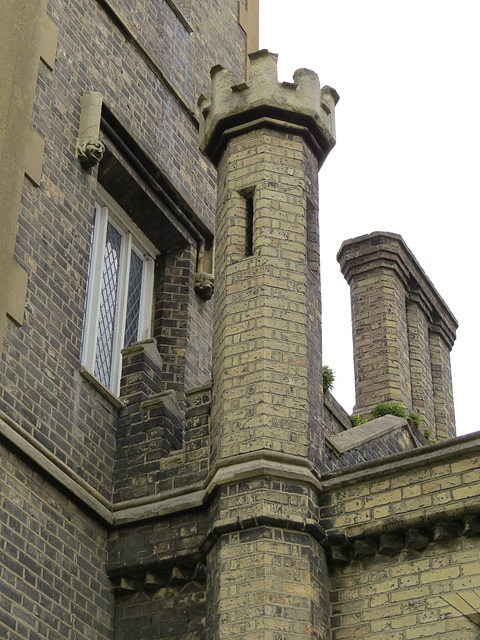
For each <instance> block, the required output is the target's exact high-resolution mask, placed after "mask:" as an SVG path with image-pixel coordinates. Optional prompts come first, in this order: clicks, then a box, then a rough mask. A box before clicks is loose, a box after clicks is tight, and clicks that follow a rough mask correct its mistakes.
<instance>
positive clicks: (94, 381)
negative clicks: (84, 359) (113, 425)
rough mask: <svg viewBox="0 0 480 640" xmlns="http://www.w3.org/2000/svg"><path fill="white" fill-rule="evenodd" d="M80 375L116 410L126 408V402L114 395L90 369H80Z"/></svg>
mask: <svg viewBox="0 0 480 640" xmlns="http://www.w3.org/2000/svg"><path fill="white" fill-rule="evenodd" d="M80 375H81V376H83V377H84V378H85V380H87V382H89V383H90V384H91V385H92V387H94V389H95V390H96V391H98V393H99V394H100V395H101V396H103V397H104V398H105V399H106V400H108V401H109V402H110V403H111V404H113V406H114V407H115V408H116V409H123V407H124V406H125V402H124V401H123V400H120V398H118V397H117V396H116V395H115V394H114V393H112V392H111V391H110V389H108V388H107V387H106V386H105V385H104V384H102V383H101V382H100V380H99V379H98V378H96V377H95V376H94V375H93V373H91V372H90V371H89V370H88V369H86V368H85V367H83V366H82V367H80Z"/></svg>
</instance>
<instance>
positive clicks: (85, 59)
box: [0, 0, 480, 640]
mask: <svg viewBox="0 0 480 640" xmlns="http://www.w3.org/2000/svg"><path fill="white" fill-rule="evenodd" d="M2 10H3V9H2ZM3 11H4V12H5V15H6V17H7V20H6V22H5V24H6V25H7V26H6V27H5V26H4V24H3V23H2V21H1V20H0V36H2V37H1V38H0V50H1V51H2V52H3V51H4V49H5V51H7V53H9V55H10V58H11V59H10V58H9V59H8V60H7V63H6V65H5V67H4V71H5V73H4V74H3V75H2V78H1V79H0V114H2V113H3V111H5V105H6V102H5V98H4V95H6V96H7V99H8V100H9V99H10V92H12V96H13V97H12V100H13V99H14V98H15V96H17V97H18V95H20V93H22V96H24V98H25V99H24V100H23V101H22V108H21V109H20V110H19V114H18V115H19V118H18V122H17V121H16V120H15V118H14V117H13V115H14V114H13V112H12V110H11V107H10V106H9V105H7V107H8V109H7V111H8V122H9V123H10V124H11V132H15V135H16V139H18V143H19V147H18V149H14V150H13V151H14V152H13V153H12V155H11V156H8V157H11V159H12V167H10V165H8V163H4V164H5V166H6V171H5V172H4V174H2V177H0V190H1V193H2V201H3V202H5V203H6V207H7V208H6V217H7V220H6V221H5V234H4V237H3V236H2V242H3V244H2V247H4V248H5V251H4V252H3V253H2V252H0V254H1V255H0V281H1V283H2V284H3V285H5V284H6V286H2V287H0V312H1V314H3V318H4V320H2V323H3V322H6V330H5V335H4V344H3V351H2V356H1V361H0V438H1V448H0V460H1V464H0V484H1V487H0V490H1V493H0V501H1V502H0V506H1V510H2V518H1V521H0V580H1V587H0V636H1V637H6V638H8V640H20V639H22V640H23V639H24V638H25V639H27V640H42V639H43V640H57V638H69V639H71V640H73V639H75V640H92V639H93V638H95V639H98V640H132V639H138V640H153V639H154V638H155V639H157V640H160V639H165V640H222V639H225V640H226V639H227V637H228V640H230V638H232V640H286V639H287V638H288V639H292V640H297V639H298V640H301V639H307V638H310V639H315V640H327V639H328V640H342V639H346V638H364V637H369V636H372V637H373V638H376V639H378V640H380V639H386V638H389V639H390V640H392V639H393V640H415V639H417V638H423V637H442V638H443V637H444V638H446V639H449V638H451V639H452V640H453V634H454V633H455V634H456V635H455V639H456V638H459V637H461V638H462V639H463V638H466V639H467V640H468V639H473V638H480V635H479V633H478V628H479V627H478V625H479V624H480V613H479V604H480V582H479V581H480V573H479V569H478V557H477V556H478V551H479V549H478V541H479V540H480V510H479V503H478V495H479V493H480V480H479V474H478V467H479V464H480V459H479V446H478V437H467V438H464V439H461V440H458V441H456V440H454V441H452V442H442V443H441V444H440V445H436V446H432V447H430V448H427V449H422V448H421V446H422V445H424V444H426V441H425V438H423V439H422V437H421V434H420V433H419V432H417V431H418V430H417V431H415V429H414V428H413V427H412V425H409V424H407V422H406V421H405V420H402V419H400V418H395V419H394V418H392V417H391V416H389V417H388V418H387V417H385V418H381V419H379V420H380V423H379V422H378V421H377V422H376V423H375V424H374V423H372V424H370V423H367V425H362V426H360V427H356V428H354V429H352V428H351V425H350V422H349V417H348V416H347V414H346V413H345V411H344V410H343V409H342V407H340V406H339V405H338V403H336V401H335V399H334V398H333V397H331V396H328V395H325V394H324V393H323V389H322V381H323V377H322V357H321V356H322V336H321V292H320V278H319V275H320V268H319V245H318V242H319V228H318V187H317V173H318V170H319V167H321V165H322V164H323V162H324V161H325V159H326V157H327V155H328V153H329V152H330V150H331V149H332V147H333V146H334V144H335V117H334V111H335V104H336V102H337V100H338V95H337V94H336V92H335V91H334V90H333V89H331V88H329V87H322V88H321V87H320V84H319V81H318V78H317V76H316V75H315V73H313V72H311V71H308V70H306V69H301V70H298V71H297V72H296V73H295V75H294V82H293V83H280V82H278V81H277V58H276V56H275V55H274V54H270V53H268V52H267V51H259V52H251V51H249V50H250V49H252V48H255V47H254V42H255V38H256V32H257V27H258V24H257V20H256V17H257V11H258V2H257V0H252V1H250V0H248V1H247V0H240V2H238V1H237V0H208V1H202V2H200V1H195V2H192V1H191V0H179V1H177V0H158V1H155V2H150V1H149V0H138V1H137V2H135V3H132V2H129V1H128V0H91V1H90V2H85V1H84V0H69V2H64V1H63V0H31V2H30V3H26V2H25V0H18V2H16V3H14V4H13V5H11V6H10V5H9V6H8V10H7V11H5V10H3ZM29 18H30V19H31V20H32V21H33V22H34V23H35V25H34V28H33V27H32V25H30V24H29V23H28V19H29ZM17 27H18V29H17ZM11 32H15V33H17V32H18V34H19V42H18V47H16V44H12V42H11V40H12V38H11ZM40 33H42V38H41V40H42V42H40V37H39V34H40ZM30 41H31V43H30V47H31V49H30V50H28V43H29V42H30ZM4 42H6V45H5V44H4ZM17 49H18V51H20V50H22V53H25V58H24V59H22V65H20V66H21V73H22V78H21V79H20V81H19V84H18V87H13V86H12V87H11V86H10V85H11V84H12V82H13V78H14V75H15V74H14V65H13V64H12V61H15V62H16V60H15V57H18V54H17V53H15V52H16V51H17ZM23 49H25V51H23ZM245 51H247V53H249V55H248V60H247V65H245ZM220 65H222V66H220ZM212 67H213V69H212V71H211V76H210V77H209V74H208V72H209V70H210V68H212ZM226 68H229V69H230V71H227V70H226ZM19 69H20V67H19ZM8 83H10V84H8ZM5 85H8V86H6V88H5ZM210 85H211V87H212V91H211V95H210V96H209V97H207V96H206V93H207V91H209V88H210ZM85 92H89V93H88V97H89V98H92V99H94V100H95V105H96V109H95V113H94V115H95V118H93V117H92V118H91V120H92V122H90V120H89V119H88V118H87V117H86V116H85V111H84V112H83V114H82V115H83V117H82V118H81V110H82V104H85V101H84V96H85ZM198 96H200V99H199V100H198V103H197V98H198ZM12 104H14V101H13V102H12ZM32 105H33V108H32ZM2 109H3V111H2ZM87 121H88V122H87ZM80 122H82V126H81V129H82V130H81V131H80V130H79V127H80ZM88 123H90V124H91V126H87V124H88ZM32 125H33V127H32ZM84 130H85V131H86V130H88V131H90V130H91V131H92V132H93V133H92V135H94V137H95V138H97V136H98V138H99V140H100V142H101V144H99V145H98V149H100V148H101V147H102V145H104V146H105V150H104V152H103V156H102V158H101V159H100V160H98V158H96V160H98V166H97V165H96V164H95V162H92V163H91V164H92V166H87V165H88V163H87V162H86V161H84V162H83V164H80V162H79V156H78V143H79V141H80V142H85V140H84V136H86V133H85V131H84ZM11 132H10V130H8V131H7V135H6V137H5V136H4V133H3V131H2V132H0V153H1V154H2V157H4V156H5V157H7V156H6V153H7V154H8V153H9V152H10V149H9V144H10V147H11V146H12V145H11V140H13V139H14V136H13V133H12V134H11ZM199 134H200V135H199ZM5 141H10V142H9V144H5ZM199 145H200V148H199ZM200 150H201V151H200ZM84 160H85V159H84ZM7 165H8V166H7ZM216 170H218V171H217V174H216V173H215V172H216ZM7 183H11V185H12V186H11V192H9V193H8V194H7V195H6V196H5V197H4V191H5V185H6V184H7ZM215 190H216V191H217V208H216V210H215ZM95 202H99V204H100V206H101V207H103V206H104V205H105V207H104V209H102V211H103V213H100V212H97V214H96V215H97V216H98V217H97V221H96V222H95V230H96V231H95V235H94V236H92V226H93V225H94V216H95V206H94V203H95ZM107 210H108V216H110V211H111V212H112V216H111V219H110V217H109V224H110V222H111V225H112V227H115V225H118V228H119V231H118V234H119V236H122V237H123V238H124V242H125V246H128V242H129V239H130V238H132V237H133V238H134V239H137V236H139V237H140V236H142V237H143V236H145V238H144V239H143V240H142V243H143V244H142V243H140V242H139V245H138V246H137V244H136V243H135V242H134V243H133V246H134V253H135V252H137V251H138V252H141V253H145V255H144V257H145V261H146V263H148V262H149V261H150V260H152V259H155V268H154V270H153V269H152V271H154V275H153V286H152V289H153V295H151V290H150V288H149V287H147V284H148V281H149V280H150V279H151V277H152V276H151V273H150V275H149V273H148V271H149V270H148V269H147V268H145V270H144V272H143V275H142V278H143V285H142V286H141V285H140V284H139V281H140V276H139V275H138V272H137V278H136V282H137V284H136V285H135V286H136V289H135V287H132V288H133V289H135V292H136V293H135V296H132V298H131V299H130V297H129V296H130V286H128V287H126V288H128V291H127V292H125V293H126V296H127V298H129V299H128V302H129V303H130V302H132V304H133V300H137V298H136V296H137V293H138V292H139V291H140V290H141V293H142V294H143V295H144V296H145V294H146V295H147V296H148V298H147V300H149V299H150V296H151V298H152V309H153V313H152V318H151V319H150V317H148V318H143V317H142V314H146V313H149V312H148V311H147V308H148V307H149V304H145V305H143V303H142V295H141V294H140V293H138V298H139V299H138V301H137V302H135V303H134V304H138V306H139V308H140V311H139V314H138V315H139V317H138V325H139V326H140V327H141V331H139V332H138V334H137V336H136V337H135V338H134V340H135V339H138V340H139V341H138V342H133V344H131V346H130V347H128V348H127V349H125V350H123V368H122V378H121V384H120V395H119V397H116V396H115V395H114V393H113V392H112V391H111V389H107V388H106V387H105V386H103V384H102V383H101V382H100V381H99V380H98V379H96V378H95V375H94V373H92V371H89V370H88V367H90V366H91V360H89V359H88V358H85V357H84V353H83V351H82V350H83V344H84V343H85V341H86V336H85V335H84V333H85V334H87V335H88V338H89V340H88V341H87V342H88V343H89V344H90V343H92V344H93V343H95V341H96V340H97V334H94V333H93V332H92V333H90V332H89V331H88V329H84V324H85V322H84V316H85V314H86V313H87V315H89V314H90V311H91V310H90V308H87V309H86V300H85V299H86V291H87V281H88V280H89V277H91V278H93V277H92V274H91V273H90V276H89V270H90V272H95V278H97V276H98V273H97V272H98V270H97V269H96V267H95V266H94V263H95V261H92V263H91V265H90V255H95V256H98V255H100V254H101V252H102V251H104V247H105V248H107V251H105V255H107V254H108V255H109V256H111V257H112V264H111V265H110V266H109V267H108V268H107V271H108V270H109V269H111V272H112V274H113V272H115V271H116V270H118V272H119V273H120V271H121V270H122V269H123V270H124V273H125V274H127V272H128V271H129V269H130V266H131V265H130V264H129V259H130V257H131V256H130V255H129V253H128V252H126V253H125V254H123V255H120V250H119V249H118V248H117V249H116V250H115V251H113V250H112V251H111V247H109V246H108V244H109V242H111V240H105V243H103V239H102V238H99V237H98V234H99V232H97V230H98V228H99V227H100V226H101V225H100V223H99V222H98V221H99V219H100V216H101V215H103V216H104V217H103V218H102V220H103V221H104V222H105V226H106V220H107V218H106V216H107ZM97 211H98V210H97ZM114 212H115V213H116V214H117V216H118V219H117V218H116V217H115V216H114V215H113V213H114ZM17 222H18V233H16V231H17ZM215 226H216V229H215ZM137 227H138V228H137ZM15 234H16V241H15ZM214 235H215V247H216V255H215V261H213V259H212V253H213V246H214ZM92 243H93V246H94V248H93V249H92ZM14 244H15V249H14ZM141 247H143V248H141ZM98 249H100V251H97V250H98ZM146 254H148V256H147V255H146ZM124 256H127V259H126V260H124ZM137 257H138V258H139V259H140V255H139V254H138V253H137ZM340 259H341V262H342V269H343V271H344V273H345V275H346V277H347V279H348V280H349V281H350V283H351V285H352V304H353V316H354V318H353V319H354V341H355V359H356V362H355V366H356V385H357V408H356V411H357V412H360V413H361V412H367V411H369V410H370V409H371V407H372V406H373V404H375V403H376V402H378V401H379V400H396V401H402V402H404V404H405V406H406V407H407V408H408V409H416V410H418V411H419V413H420V415H421V418H422V426H421V428H420V431H421V430H423V428H424V427H431V428H432V431H433V433H434V434H436V436H437V438H438V439H439V440H447V439H448V438H450V437H451V436H453V435H454V416H453V398H452V392H451V373H450V361H449V353H450V349H451V347H452V344H453V341H454V339H455V329H456V321H455V319H454V318H453V316H452V315H451V313H450V311H449V310H448V308H447V307H446V305H445V303H444V302H443V301H442V300H441V298H440V297H439V296H438V294H437V292H436V291H435V289H434V288H433V285H431V283H430V281H429V280H428V278H426V276H425V274H424V273H423V271H422V270H421V268H420V266H419V265H418V263H417V262H416V260H415V259H414V257H413V256H412V255H411V253H410V252H409V251H408V249H407V248H406V247H405V245H404V243H403V241H402V239H401V238H400V237H399V236H395V235H394V234H388V233H384V234H378V233H377V234H372V235H371V236H365V237H362V238H357V239H355V240H350V241H347V242H346V243H344V245H343V246H342V250H341V252H340ZM99 260H100V261H101V259H100V258H99ZM139 262H142V263H143V260H139ZM213 262H215V274H212V273H211V272H210V269H211V268H213V265H212V263H213ZM132 264H135V259H134V258H132ZM149 264H150V265H151V264H152V263H151V262H150V263H149ZM117 267H118V269H117ZM112 274H111V273H110V272H109V273H108V279H109V280H110V281H113V280H114V276H113V275H112ZM213 275H214V276H215V295H214V297H213V300H212V301H209V299H208V298H209V296H208V295H203V297H202V289H201V287H199V286H198V285H199V281H200V280H201V279H202V277H203V278H204V279H205V278H207V279H208V283H210V285H211V283H212V282H213ZM98 277H100V276H98ZM115 277H116V275H115ZM119 278H120V279H121V276H119ZM27 280H28V284H27ZM94 281H95V280H94V279H92V280H90V282H94ZM119 281H120V280H119ZM125 281H126V275H125ZM200 284H201V283H200ZM5 292H6V293H5ZM204 293H205V292H204V291H203V294H204ZM106 297H107V298H108V303H109V305H110V306H111V310H112V322H111V326H110V327H109V330H110V329H111V336H110V337H111V338H112V344H113V343H114V341H115V337H116V335H120V334H121V331H122V330H123V328H122V326H121V325H122V324H123V317H122V318H120V312H118V311H117V309H119V308H120V307H121V306H122V304H118V302H119V300H120V298H122V296H121V295H118V297H117V293H116V292H115V293H114V289H113V288H112V290H111V291H110V292H109V293H107V294H106ZM110 303H111V304H110ZM89 306H90V305H89ZM92 306H93V305H92ZM127 306H128V305H127ZM133 315H135V314H133ZM114 316H115V318H113V317H114ZM5 318H6V320H5ZM150 320H151V338H150V337H149V336H150V332H149V331H148V326H149V324H150ZM135 321H136V319H135ZM96 322H97V321H96V320H92V326H94V328H97V327H96V326H95V325H96ZM2 323H0V329H1V331H0V333H2V336H3V325H2ZM114 327H115V328H114ZM119 327H120V331H119V332H118V334H116V332H117V331H118V329H119ZM98 331H99V332H101V330H98ZM102 331H103V329H102ZM105 333H107V331H105ZM144 338H146V339H144ZM120 342H121V340H120V339H119V340H118V343H117V344H120ZM212 342H213V347H212ZM212 352H213V366H212ZM80 363H82V366H80ZM86 363H88V367H87V364H86ZM95 370H96V369H95ZM212 373H213V375H212ZM117 382H118V380H117ZM112 388H114V387H113V386H112ZM115 388H116V387H115ZM342 443H343V444H342ZM4 445H6V447H7V448H4Z"/></svg>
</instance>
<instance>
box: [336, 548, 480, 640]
mask: <svg viewBox="0 0 480 640" xmlns="http://www.w3.org/2000/svg"><path fill="white" fill-rule="evenodd" d="M479 551H480V543H479V539H478V538H461V539H459V540H452V541H450V542H448V543H444V544H437V545H430V546H429V547H428V548H427V549H425V550H424V551H416V550H409V551H402V552H401V553H400V554H399V555H398V556H396V557H395V558H387V557H385V556H383V557H382V556H377V557H375V558H366V559H365V560H362V561H361V562H357V563H354V564H352V565H350V566H349V567H347V568H346V569H345V568H342V569H335V570H334V571H333V574H332V578H331V580H332V613H333V618H332V627H333V633H332V638H333V640H343V639H346V638H355V639H357V638H364V637H369V638H374V639H375V640H380V639H382V640H417V639H419V638H442V639H443V638H444V639H445V640H456V639H458V638H462V640H463V639H464V638H466V639H468V640H478V638H479V637H480V628H479V626H478V624H476V623H475V622H473V621H472V619H471V618H469V617H468V615H467V614H472V613H474V612H478V588H479V586H480V567H479V563H478V554H479ZM469 603H473V606H472V604H469ZM477 615H478V613H477ZM474 619H476V618H474Z"/></svg>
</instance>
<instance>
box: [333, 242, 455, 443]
mask: <svg viewBox="0 0 480 640" xmlns="http://www.w3.org/2000/svg"><path fill="white" fill-rule="evenodd" d="M337 258H338V260H339V262H340V265H341V268H342V273H343V274H344V276H345V278H346V279H347V281H348V282H349V284H350V288H351V301H352V323H353V344H354V364H355V392H356V405H355V408H354V412H355V413H357V414H360V415H362V416H364V417H368V415H369V413H370V411H371V409H372V408H373V407H374V406H375V405H376V404H377V403H379V402H395V403H400V402H402V403H403V404H404V406H405V408H406V409H407V411H408V412H410V411H412V410H416V411H417V410H418V412H419V414H420V416H421V418H422V426H423V428H424V429H429V430H431V432H432V433H433V434H436V435H437V437H438V439H440V440H442V439H446V438H451V437H453V436H454V435H455V417H454V411H453V397H452V391H451V388H452V380H451V371H450V350H451V348H452V346H453V343H454V341H455V332H456V328H457V321H456V320H455V318H454V316H453V315H452V313H451V311H450V310H449V309H448V307H447V306H446V304H445V302H444V301H443V300H442V298H441V297H440V296H439V295H438V293H437V291H436V290H435V288H434V287H433V285H432V283H431V282H430V280H429V279H428V278H427V276H426V275H425V273H424V272H423V270H422V268H421V267H420V265H419V264H418V262H417V261H416V260H415V258H414V256H413V255H412V253H411V252H410V251H409V249H408V248H407V246H406V245H405V243H404V241H403V239H402V238H401V237H400V236H398V235H395V234H393V233H384V232H375V233H372V234H370V235H368V236H361V237H359V238H354V239H352V240H347V241H346V242H344V243H343V244H342V246H341V248H340V251H339V253H338V256H337Z"/></svg>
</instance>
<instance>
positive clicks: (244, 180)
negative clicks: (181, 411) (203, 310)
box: [212, 130, 308, 458]
mask: <svg viewBox="0 0 480 640" xmlns="http://www.w3.org/2000/svg"><path fill="white" fill-rule="evenodd" d="M252 149H255V155H254V156H253V159H254V162H252V155H251V154H252ZM303 154H304V150H303V142H302V139H301V138H293V139H289V136H286V135H284V134H281V133H276V132H269V131H266V130H265V131H261V132H257V131H255V132H251V133H248V134H245V135H244V136H240V137H239V138H236V139H235V141H234V142H232V143H231V145H230V147H229V150H228V152H226V153H225V154H224V156H223V159H222V163H221V165H220V167H219V173H220V176H225V177H226V180H225V182H223V181H222V182H221V183H220V184H222V187H223V188H222V189H221V190H220V191H219V194H218V198H219V201H220V203H221V205H220V212H219V219H218V228H217V233H218V234H219V240H218V244H217V261H216V273H217V284H216V286H217V293H216V294H215V300H214V304H215V305H216V307H215V308H216V309H217V312H216V313H217V319H216V320H214V331H215V332H216V333H215V335H216V344H215V348H216V352H215V353H216V355H215V357H214V369H213V376H214V382H215V385H216V390H217V393H218V398H219V400H220V399H221V400H220V401H219V402H218V403H217V405H216V406H215V407H214V414H213V419H214V421H215V422H216V423H217V425H218V427H217V433H218V436H217V435H216V434H215V435H213V434H212V435H213V440H212V446H213V447H214V450H215V451H216V455H217V456H218V457H220V458H222V457H228V456H231V455H236V454H239V453H244V452H246V451H249V450H252V448H266V449H273V450H275V449H277V450H281V451H284V452H288V453H293V452H296V453H300V454H302V453H303V455H305V454H306V448H307V440H306V435H307V434H306V432H305V424H306V423H307V419H308V407H307V357H306V356H307V351H306V350H307V344H306V301H305V289H304V287H303V286H302V282H303V281H304V269H305V219H304V202H305V201H304V197H305V196H304V193H303V190H304V188H305V187H304V183H303V181H302V177H301V173H302V160H303ZM282 160H283V162H287V163H288V165H291V167H292V169H291V171H292V173H293V175H289V173H284V171H283V167H284V164H282ZM295 172H296V175H295ZM249 188H254V189H255V193H254V210H255V213H254V225H253V246H254V249H253V253H254V255H252V256H245V246H246V244H245V243H246V239H245V234H246V227H245V206H246V205H245V198H244V197H243V196H242V195H241V193H242V192H244V190H246V189H249ZM222 205H223V206H222ZM227 229H228V230H227ZM287 291H288V292H289V295H288V300H287V299H286V297H285V294H286V292H287ZM215 322H216V327H217V328H215ZM240 424H241V425H242V428H241V429H240V428H239V427H240ZM220 425H221V426H220ZM217 437H219V440H217Z"/></svg>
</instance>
